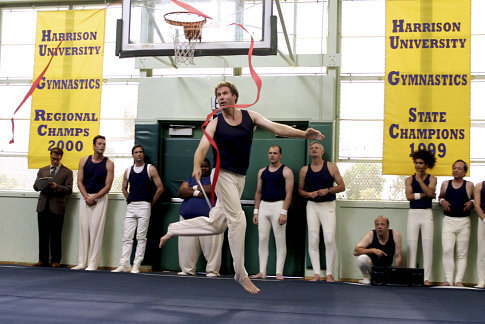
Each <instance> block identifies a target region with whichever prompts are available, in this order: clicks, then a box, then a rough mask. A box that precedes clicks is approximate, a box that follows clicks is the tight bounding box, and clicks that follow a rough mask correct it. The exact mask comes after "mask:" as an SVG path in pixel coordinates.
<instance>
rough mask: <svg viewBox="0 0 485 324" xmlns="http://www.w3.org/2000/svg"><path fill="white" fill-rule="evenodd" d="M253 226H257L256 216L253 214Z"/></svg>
mask: <svg viewBox="0 0 485 324" xmlns="http://www.w3.org/2000/svg"><path fill="white" fill-rule="evenodd" d="M253 224H254V225H258V214H254V216H253Z"/></svg>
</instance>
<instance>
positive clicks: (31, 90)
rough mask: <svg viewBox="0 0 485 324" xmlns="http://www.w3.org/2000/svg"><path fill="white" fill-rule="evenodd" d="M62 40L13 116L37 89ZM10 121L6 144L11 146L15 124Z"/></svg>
mask: <svg viewBox="0 0 485 324" xmlns="http://www.w3.org/2000/svg"><path fill="white" fill-rule="evenodd" d="M63 41H64V40H61V41H60V42H59V44H58V45H57V47H56V50H55V51H54V54H53V55H52V56H51V59H50V60H49V63H47V65H46V67H45V68H44V70H42V72H41V73H40V75H39V76H38V77H37V79H35V81H34V83H32V86H31V87H30V90H29V92H27V94H26V95H25V97H24V99H23V100H22V102H21V103H20V105H19V106H18V107H17V109H15V111H14V112H13V115H15V114H16V113H17V111H19V109H20V107H22V105H23V104H24V103H25V101H26V100H27V99H28V98H29V97H30V96H31V95H32V93H33V92H34V91H35V88H37V86H38V85H39V83H40V80H42V78H43V77H44V74H45V73H46V72H47V69H48V68H49V65H51V62H52V59H54V56H56V54H57V50H58V49H59V46H61V44H62V42H63ZM10 121H11V122H12V139H11V140H10V142H8V143H9V144H13V143H14V142H15V140H14V135H15V122H14V119H13V116H12V118H11V119H10Z"/></svg>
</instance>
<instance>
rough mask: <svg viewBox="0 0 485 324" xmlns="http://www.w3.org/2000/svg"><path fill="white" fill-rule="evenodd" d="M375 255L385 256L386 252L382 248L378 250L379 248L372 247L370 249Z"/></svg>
mask: <svg viewBox="0 0 485 324" xmlns="http://www.w3.org/2000/svg"><path fill="white" fill-rule="evenodd" d="M372 252H373V253H374V254H375V255H377V256H378V257H379V258H380V257H382V256H387V254H386V253H385V252H384V251H382V250H379V249H373V251H372Z"/></svg>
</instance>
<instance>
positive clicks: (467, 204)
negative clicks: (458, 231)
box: [463, 200, 473, 212]
mask: <svg viewBox="0 0 485 324" xmlns="http://www.w3.org/2000/svg"><path fill="white" fill-rule="evenodd" d="M472 208H473V201H471V200H470V201H468V202H467V203H466V204H465V208H463V211H464V212H467V211H469V210H471V209H472Z"/></svg>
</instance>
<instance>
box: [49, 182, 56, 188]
mask: <svg viewBox="0 0 485 324" xmlns="http://www.w3.org/2000/svg"><path fill="white" fill-rule="evenodd" d="M49 188H51V189H56V188H57V183H55V182H54V181H52V182H49Z"/></svg>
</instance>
